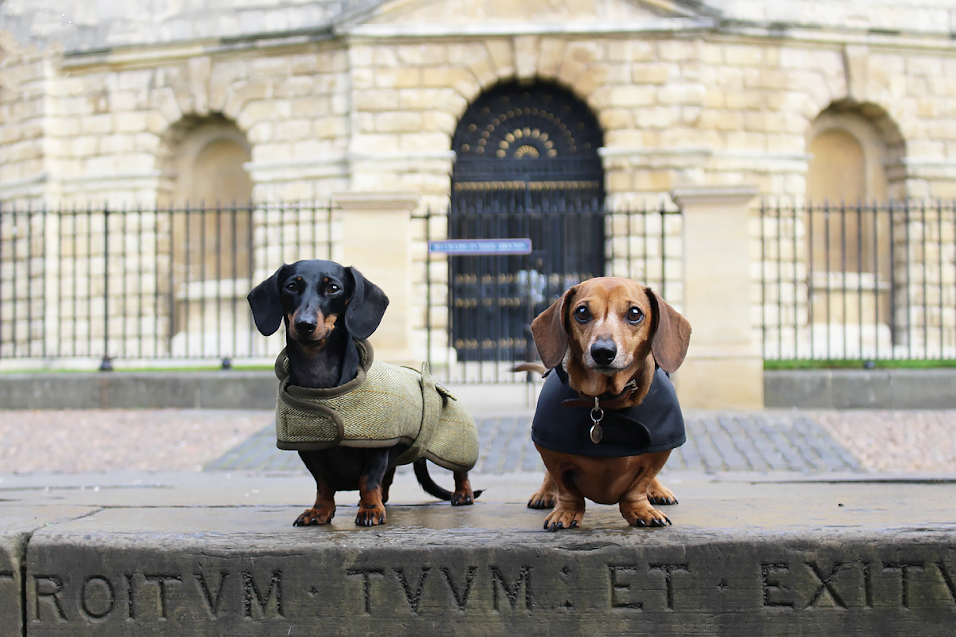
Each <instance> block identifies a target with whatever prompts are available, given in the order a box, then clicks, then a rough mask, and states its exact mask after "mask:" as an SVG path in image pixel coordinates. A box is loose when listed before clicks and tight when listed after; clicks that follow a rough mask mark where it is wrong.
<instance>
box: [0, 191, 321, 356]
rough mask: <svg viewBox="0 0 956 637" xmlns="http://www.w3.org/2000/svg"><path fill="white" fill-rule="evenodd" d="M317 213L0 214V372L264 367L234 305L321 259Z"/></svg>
mask: <svg viewBox="0 0 956 637" xmlns="http://www.w3.org/2000/svg"><path fill="white" fill-rule="evenodd" d="M332 225H333V215H332V211H331V208H330V206H329V204H327V203H321V204H317V203H309V204H306V203H290V204H252V203H249V204H244V205H231V206H214V207H210V206H199V207H190V206H183V207H167V208H151V209H145V208H124V209H111V208H106V207H102V208H93V207H86V208H82V209H81V208H71V209H62V208H58V209H55V210H51V209H47V208H43V207H31V206H29V205H23V206H13V205H4V206H2V207H0V361H2V360H4V359H7V360H9V359H47V360H56V359H81V358H82V359H94V360H98V361H101V368H103V369H108V368H109V367H110V365H111V361H112V360H117V359H127V360H131V359H137V360H138V359H144V360H157V359H220V360H222V361H223V364H224V365H228V364H229V362H230V360H231V359H233V358H236V357H257V356H268V355H269V353H270V352H269V350H271V349H274V348H271V347H269V346H267V344H266V341H265V339H264V338H263V337H262V336H261V335H259V333H258V332H257V331H256V330H255V327H254V324H253V323H252V319H251V316H250V314H249V311H248V306H247V303H246V301H245V296H246V295H247V294H248V292H249V290H250V289H251V287H252V286H253V285H254V284H255V283H257V282H258V281H260V280H262V279H264V278H265V277H267V276H269V275H270V274H271V273H272V272H273V271H274V270H275V269H276V268H278V267H279V265H281V264H282V263H283V262H292V261H295V260H297V259H300V258H330V255H331V246H332V234H333V228H332Z"/></svg>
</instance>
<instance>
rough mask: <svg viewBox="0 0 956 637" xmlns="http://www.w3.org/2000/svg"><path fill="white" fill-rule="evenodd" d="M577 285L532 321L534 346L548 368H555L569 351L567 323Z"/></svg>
mask: <svg viewBox="0 0 956 637" xmlns="http://www.w3.org/2000/svg"><path fill="white" fill-rule="evenodd" d="M576 290H577V286H573V287H571V288H568V291H567V292H565V293H564V294H562V295H561V298H559V299H558V300H557V301H555V302H554V303H552V304H551V306H550V307H549V308H548V309H546V310H545V311H544V312H542V313H541V314H538V316H537V317H535V319H534V320H533V321H531V333H532V334H533V335H534V346H535V347H536V348H537V350H538V356H540V357H541V362H542V363H544V366H545V367H547V368H548V369H554V368H555V367H557V366H558V365H560V364H561V361H563V360H564V354H565V352H567V351H568V330H567V327H566V324H565V319H566V315H567V312H568V305H569V304H570V303H571V298H572V297H574V293H575V291H576Z"/></svg>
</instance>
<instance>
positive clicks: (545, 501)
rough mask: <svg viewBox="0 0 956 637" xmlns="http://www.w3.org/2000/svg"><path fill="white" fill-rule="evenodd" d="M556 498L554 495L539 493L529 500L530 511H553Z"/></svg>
mask: <svg viewBox="0 0 956 637" xmlns="http://www.w3.org/2000/svg"><path fill="white" fill-rule="evenodd" d="M554 503H555V497H554V494H553V493H547V492H544V491H538V492H537V493H535V494H534V495H533V496H531V497H530V498H528V508H529V509H553V508H554Z"/></svg>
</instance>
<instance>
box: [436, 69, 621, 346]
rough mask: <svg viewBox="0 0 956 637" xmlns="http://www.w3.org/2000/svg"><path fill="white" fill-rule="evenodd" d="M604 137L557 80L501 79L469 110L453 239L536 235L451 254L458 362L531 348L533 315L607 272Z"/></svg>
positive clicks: (455, 176) (458, 145) (462, 129)
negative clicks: (524, 244) (515, 247)
mask: <svg viewBox="0 0 956 637" xmlns="http://www.w3.org/2000/svg"><path fill="white" fill-rule="evenodd" d="M602 145H603V134H602V131H601V128H600V126H599V125H598V122H597V119H596V118H595V117H594V115H593V113H591V111H590V109H589V108H588V107H587V105H586V104H585V103H584V102H582V101H581V100H579V99H578V98H577V97H575V96H574V95H573V94H571V93H570V92H568V91H567V90H565V89H563V88H561V87H559V86H556V85H553V84H546V83H538V84H535V85H532V86H522V85H519V84H517V83H508V84H502V85H499V86H497V87H495V88H493V89H491V90H489V91H487V92H485V93H484V94H482V95H481V96H479V97H478V99H477V100H475V102H474V103H473V104H472V105H471V106H470V107H469V108H468V110H467V111H466V112H465V114H464V115H463V116H462V118H461V121H460V122H459V124H458V128H457V129H456V131H455V135H454V137H453V138H452V149H453V150H454V151H455V153H456V155H457V159H456V162H455V167H454V170H453V172H452V180H451V209H450V211H449V227H448V234H449V237H450V238H452V239H486V238H495V239H498V238H530V239H531V241H532V252H531V254H528V255H511V256H454V257H451V259H450V262H451V263H450V269H451V272H450V274H451V298H450V299H449V302H450V305H451V321H452V330H451V331H452V342H453V345H454V347H455V349H456V351H457V353H458V357H459V359H460V360H521V359H526V358H528V357H529V356H532V355H533V353H534V348H533V346H532V345H531V341H530V334H529V331H528V326H529V325H530V322H531V319H532V318H533V317H534V316H536V315H537V314H538V313H539V312H541V311H542V310H543V309H544V308H546V307H547V306H548V305H549V304H550V303H551V302H552V301H553V300H554V299H556V298H558V296H560V295H561V294H562V293H563V292H564V290H565V289H567V287H569V286H570V285H573V284H575V283H577V282H578V281H582V280H584V279H588V278H591V277H594V276H600V275H602V274H603V273H604V261H605V259H604V218H603V204H604V170H603V166H602V164H601V158H600V157H599V156H598V153H597V150H598V148H600V147H601V146H602Z"/></svg>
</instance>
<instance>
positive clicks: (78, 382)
mask: <svg viewBox="0 0 956 637" xmlns="http://www.w3.org/2000/svg"><path fill="white" fill-rule="evenodd" d="M763 378H764V394H765V396H764V406H765V407H766V408H781V407H782V408H788V407H796V408H798V409H956V369H925V370H903V369H893V370H886V369H880V370H784V371H764V373H763ZM276 387H277V381H276V379H275V374H273V373H272V372H269V371H261V372H236V371H215V372H183V373H179V372H102V373H101V372H84V373H55V372H54V373H31V374H10V373H7V374H0V409H160V408H179V409H262V410H271V409H273V408H275V392H276ZM485 389H486V387H485V386H483V385H462V386H457V387H455V390H456V391H458V393H461V394H464V395H467V397H469V399H471V398H472V397H477V398H474V399H472V400H468V399H466V402H467V403H469V404H471V403H472V402H473V403H475V409H476V411H477V410H479V409H480V410H481V411H488V410H489V405H488V401H487V398H486V396H487V394H486V393H484V390H485ZM493 389H494V391H493V392H492V393H493V394H494V395H495V396H498V397H505V398H506V399H504V400H502V401H500V402H501V404H500V405H499V404H498V403H497V402H496V403H495V405H492V406H490V408H491V409H499V408H500V409H501V410H504V409H506V408H511V407H515V406H523V407H527V406H528V405H527V402H526V400H525V397H524V394H525V393H528V390H527V388H526V387H525V386H524V385H523V384H521V383H513V384H497V385H494V387H493ZM502 392H503V393H502Z"/></svg>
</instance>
